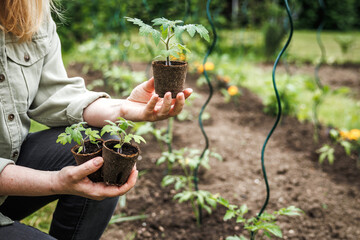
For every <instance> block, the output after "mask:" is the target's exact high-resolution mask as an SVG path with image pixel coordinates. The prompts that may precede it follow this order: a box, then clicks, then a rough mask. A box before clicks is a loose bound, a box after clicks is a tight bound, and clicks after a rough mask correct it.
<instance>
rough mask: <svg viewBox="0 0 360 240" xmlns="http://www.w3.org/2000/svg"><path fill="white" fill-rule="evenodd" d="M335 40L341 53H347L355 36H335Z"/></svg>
mask: <svg viewBox="0 0 360 240" xmlns="http://www.w3.org/2000/svg"><path fill="white" fill-rule="evenodd" d="M335 41H336V42H337V43H338V44H339V47H340V49H341V52H342V54H344V55H345V54H347V53H348V51H349V49H350V48H351V47H352V46H353V44H354V42H355V38H354V37H352V36H344V37H339V36H338V37H335Z"/></svg>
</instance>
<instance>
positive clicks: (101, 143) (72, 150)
mask: <svg viewBox="0 0 360 240" xmlns="http://www.w3.org/2000/svg"><path fill="white" fill-rule="evenodd" d="M99 141H100V148H99V150H97V151H96V152H92V153H77V152H76V151H75V149H76V148H79V147H80V146H79V144H76V145H75V146H73V147H72V148H71V149H70V150H71V153H72V154H76V155H81V156H90V155H94V154H96V153H99V152H101V151H102V147H101V146H103V143H104V140H102V139H99ZM85 142H90V140H86V141H85Z"/></svg>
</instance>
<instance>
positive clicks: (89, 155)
mask: <svg viewBox="0 0 360 240" xmlns="http://www.w3.org/2000/svg"><path fill="white" fill-rule="evenodd" d="M102 142H103V141H100V142H99V143H98V145H99V147H98V146H97V145H96V144H92V143H91V142H90V141H89V140H87V141H85V150H86V153H77V151H78V149H79V147H80V146H79V145H75V146H74V147H72V148H71V152H72V154H73V156H74V158H75V161H76V163H77V164H78V165H81V164H83V163H85V162H87V161H89V160H91V159H93V158H95V157H101V156H102ZM88 177H89V179H90V180H91V181H93V182H103V178H102V176H101V168H100V169H98V170H97V171H96V172H94V173H92V174H90V175H89V176H88Z"/></svg>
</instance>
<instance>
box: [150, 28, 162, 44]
mask: <svg viewBox="0 0 360 240" xmlns="http://www.w3.org/2000/svg"><path fill="white" fill-rule="evenodd" d="M151 35H152V37H153V40H154V43H155V45H156V46H157V45H159V42H160V38H161V33H160V32H159V31H157V30H153V31H152V33H151Z"/></svg>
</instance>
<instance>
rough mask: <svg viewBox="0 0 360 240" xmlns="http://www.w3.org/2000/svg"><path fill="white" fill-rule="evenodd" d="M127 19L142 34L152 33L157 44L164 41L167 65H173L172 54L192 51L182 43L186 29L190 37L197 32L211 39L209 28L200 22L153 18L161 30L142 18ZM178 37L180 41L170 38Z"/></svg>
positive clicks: (162, 53) (163, 52)
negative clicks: (187, 22) (146, 22)
mask: <svg viewBox="0 0 360 240" xmlns="http://www.w3.org/2000/svg"><path fill="white" fill-rule="evenodd" d="M125 18H126V20H128V21H129V22H132V23H133V24H135V25H138V26H139V27H140V29H139V33H140V35H141V36H149V35H151V36H152V38H153V40H154V43H155V45H156V46H158V45H159V43H160V42H162V43H163V44H164V45H165V50H162V51H161V56H164V57H166V65H167V66H169V65H171V62H170V56H176V55H178V56H179V57H180V53H186V52H190V50H189V49H188V48H187V47H186V46H185V45H183V44H181V43H180V42H181V35H182V33H183V32H184V31H187V32H188V33H189V35H190V37H194V36H195V34H196V32H197V33H198V34H199V35H200V37H202V38H204V39H205V40H206V41H208V42H209V41H210V38H209V32H208V30H207V29H206V28H205V27H204V26H202V25H200V24H187V25H183V23H184V22H183V21H181V20H174V21H171V20H168V19H166V18H155V19H153V20H152V22H153V26H158V27H159V29H160V31H158V30H156V29H154V28H153V27H152V26H150V25H148V24H145V23H144V22H143V21H142V20H141V19H138V18H130V17H125ZM174 36H175V37H176V39H177V40H178V42H176V41H173V42H171V41H170V40H171V39H172V38H173V37H174Z"/></svg>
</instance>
